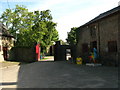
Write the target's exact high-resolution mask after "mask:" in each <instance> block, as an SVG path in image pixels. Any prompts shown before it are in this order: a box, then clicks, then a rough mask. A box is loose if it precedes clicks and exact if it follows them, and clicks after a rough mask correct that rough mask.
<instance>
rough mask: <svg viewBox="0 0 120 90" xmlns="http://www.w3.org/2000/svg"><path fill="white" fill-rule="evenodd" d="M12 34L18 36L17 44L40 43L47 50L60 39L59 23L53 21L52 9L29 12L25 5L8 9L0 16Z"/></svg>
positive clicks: (44, 50)
mask: <svg viewBox="0 0 120 90" xmlns="http://www.w3.org/2000/svg"><path fill="white" fill-rule="evenodd" d="M0 21H1V22H2V23H4V24H5V25H6V26H7V27H8V29H9V32H10V34H12V35H13V36H14V37H16V46H32V45H34V43H35V42H37V43H40V44H41V47H42V52H46V51H47V48H49V47H50V45H52V44H53V43H54V42H55V41H57V40H58V32H57V30H56V26H57V24H56V23H54V22H53V21H52V15H51V14H50V10H44V11H34V12H29V11H28V9H27V8H26V7H25V6H23V5H22V6H19V5H16V8H14V9H6V11H4V12H3V14H2V15H1V17H0Z"/></svg>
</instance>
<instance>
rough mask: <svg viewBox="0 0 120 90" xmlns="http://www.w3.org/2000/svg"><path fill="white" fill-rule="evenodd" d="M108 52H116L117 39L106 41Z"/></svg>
mask: <svg viewBox="0 0 120 90" xmlns="http://www.w3.org/2000/svg"><path fill="white" fill-rule="evenodd" d="M108 52H117V41H109V42H108Z"/></svg>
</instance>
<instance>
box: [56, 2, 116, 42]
mask: <svg viewBox="0 0 120 90" xmlns="http://www.w3.org/2000/svg"><path fill="white" fill-rule="evenodd" d="M107 1H108V0H106V2H105V1H102V2H101V3H102V4H99V5H95V6H92V7H88V8H86V9H84V8H83V9H81V10H79V11H75V12H71V14H68V15H66V16H64V17H61V18H59V19H57V20H56V21H57V22H58V27H57V30H59V34H60V39H63V40H65V39H66V38H67V32H69V31H70V29H71V28H72V27H79V26H81V25H83V24H84V23H87V22H88V21H89V20H91V19H93V18H95V17H96V16H98V15H99V14H101V13H103V12H105V11H108V10H110V9H112V8H114V7H116V6H117V1H118V0H111V1H112V2H107Z"/></svg>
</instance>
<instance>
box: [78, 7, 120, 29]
mask: <svg viewBox="0 0 120 90" xmlns="http://www.w3.org/2000/svg"><path fill="white" fill-rule="evenodd" d="M118 11H120V6H117V7H115V8H113V9H111V10H109V11H107V12H104V13H102V14H100V15H99V16H97V17H95V18H94V19H92V20H91V21H89V22H87V23H86V24H84V25H82V26H85V25H88V24H91V23H93V22H96V21H98V20H100V19H102V18H105V17H107V16H109V15H112V14H114V13H116V12H118ZM82 26H80V27H82Z"/></svg>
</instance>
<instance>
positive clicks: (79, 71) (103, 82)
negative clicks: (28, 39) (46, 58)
mask: <svg viewBox="0 0 120 90" xmlns="http://www.w3.org/2000/svg"><path fill="white" fill-rule="evenodd" d="M0 70H1V72H2V87H3V88H117V87H118V68H117V67H106V66H98V67H92V66H85V65H76V64H71V63H70V62H68V61H52V62H35V63H30V64H21V65H20V66H11V67H9V68H4V69H0Z"/></svg>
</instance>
